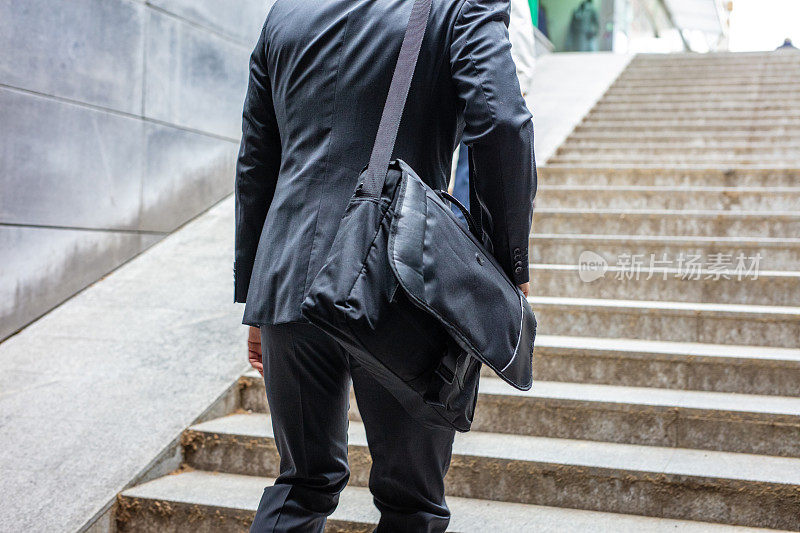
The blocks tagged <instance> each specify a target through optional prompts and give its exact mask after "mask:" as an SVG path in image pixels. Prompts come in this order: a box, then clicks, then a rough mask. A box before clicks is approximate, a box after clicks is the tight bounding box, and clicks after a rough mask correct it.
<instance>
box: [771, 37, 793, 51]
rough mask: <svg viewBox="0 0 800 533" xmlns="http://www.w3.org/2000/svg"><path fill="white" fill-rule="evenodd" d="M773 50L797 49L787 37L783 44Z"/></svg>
mask: <svg viewBox="0 0 800 533" xmlns="http://www.w3.org/2000/svg"><path fill="white" fill-rule="evenodd" d="M775 50H797V47H796V46H795V45H794V43H792V40H791V39H789V38H788V37H787V38H786V39H784V40H783V44H782V45H780V46H779V47H778V48H776V49H775Z"/></svg>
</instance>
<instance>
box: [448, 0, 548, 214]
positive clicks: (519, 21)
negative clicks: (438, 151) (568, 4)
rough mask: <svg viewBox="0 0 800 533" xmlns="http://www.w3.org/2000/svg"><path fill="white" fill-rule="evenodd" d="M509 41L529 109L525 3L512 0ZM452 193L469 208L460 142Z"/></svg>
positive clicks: (529, 30)
mask: <svg viewBox="0 0 800 533" xmlns="http://www.w3.org/2000/svg"><path fill="white" fill-rule="evenodd" d="M508 38H509V40H510V41H511V57H512V59H513V60H514V65H515V66H516V71H517V78H519V86H520V88H521V89H522V97H523V98H525V101H526V104H527V106H528V109H530V107H531V106H530V104H529V103H528V101H527V100H528V96H529V95H530V93H531V91H532V88H533V67H534V65H535V63H536V38H535V37H534V33H533V17H531V8H530V5H529V4H528V0H512V1H511V18H510V21H509V23H508ZM452 181H453V186H452V194H453V196H455V197H456V199H457V200H458V201H459V202H461V203H462V204H464V207H466V208H467V209H469V208H470V206H469V148H468V147H467V145H466V144H464V143H463V142H462V143H461V144H460V145H459V147H458V155H457V164H456V168H455V172H454V176H453V180H452ZM452 209H453V213H454V214H455V215H456V217H458V219H459V220H461V221H462V222H463V223H464V224H466V223H467V221H466V220H465V219H464V215H463V214H461V210H459V209H458V208H457V207H455V206H453V208H452Z"/></svg>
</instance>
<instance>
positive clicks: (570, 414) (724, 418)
mask: <svg viewBox="0 0 800 533" xmlns="http://www.w3.org/2000/svg"><path fill="white" fill-rule="evenodd" d="M472 429H473V430H475V431H486V432H492V433H512V434H517V435H531V436H541V437H553V438H565V439H580V440H595V441H602V442H617V443H625V444H639V445H644V446H664V447H673V448H691V449H702V450H716V451H728V452H742V453H755V454H764V455H779V456H787V457H798V456H800V439H798V438H797V437H798V436H799V435H800V417H789V416H775V415H772V416H769V415H762V414H754V413H748V414H741V413H736V412H733V411H711V410H693V409H682V408H665V407H648V406H645V405H631V404H612V403H606V404H604V403H601V402H579V401H574V400H556V399H552V398H546V399H539V398H524V397H514V396H506V395H481V397H480V398H479V400H478V406H477V409H476V411H475V420H474V422H473V424H472Z"/></svg>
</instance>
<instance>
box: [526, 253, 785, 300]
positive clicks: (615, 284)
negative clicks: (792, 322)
mask: <svg viewBox="0 0 800 533" xmlns="http://www.w3.org/2000/svg"><path fill="white" fill-rule="evenodd" d="M648 262H649V257H646V258H645V263H648ZM630 273H631V272H630V270H628V271H627V272H626V269H624V268H622V269H621V270H620V271H608V272H606V274H605V276H604V277H602V278H599V279H597V280H594V281H592V282H590V283H587V282H584V281H582V280H581V279H580V276H579V275H578V272H577V271H575V270H570V271H564V270H544V269H531V285H532V286H533V292H532V295H533V296H553V297H563V298H609V299H615V300H647V301H659V300H669V301H671V302H705V303H720V304H743V305H786V306H794V305H797V303H798V302H800V278H784V277H772V276H764V275H760V276H759V277H758V278H757V279H752V278H750V277H748V278H746V279H741V280H739V279H737V278H736V276H735V275H732V276H731V279H728V280H726V279H722V278H720V279H717V280H715V279H713V278H712V279H703V278H705V277H706V274H703V275H702V276H701V279H695V276H692V277H691V279H681V277H679V276H677V274H678V271H677V270H676V271H675V273H669V274H668V275H667V279H666V280H665V279H664V274H663V273H661V272H657V271H656V272H654V273H653V274H652V278H651V279H647V277H648V276H649V275H650V273H649V272H648V269H647V268H642V269H641V272H640V273H639V279H638V280H637V279H635V278H634V279H623V278H624V276H625V275H626V274H630ZM688 277H689V276H687V278H688Z"/></svg>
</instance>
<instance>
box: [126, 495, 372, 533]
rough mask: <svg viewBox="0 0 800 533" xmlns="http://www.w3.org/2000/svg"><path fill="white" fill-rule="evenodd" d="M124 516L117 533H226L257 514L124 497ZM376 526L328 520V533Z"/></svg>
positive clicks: (357, 532) (243, 527)
mask: <svg viewBox="0 0 800 533" xmlns="http://www.w3.org/2000/svg"><path fill="white" fill-rule="evenodd" d="M119 503H120V505H122V506H125V507H126V509H125V511H124V513H125V514H124V516H121V517H118V518H117V532H118V533H127V532H136V533H164V532H165V531H169V532H170V533H226V532H243V531H247V530H248V529H249V528H250V524H251V523H252V522H253V518H255V515H256V513H255V511H245V510H241V509H228V508H225V507H213V506H206V505H198V504H190V503H184V502H168V501H161V500H141V499H137V498H130V497H120V499H119ZM374 529H375V524H359V523H353V522H343V521H339V520H331V519H328V522H327V524H326V525H325V533H371V532H372V531H373V530H374Z"/></svg>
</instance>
